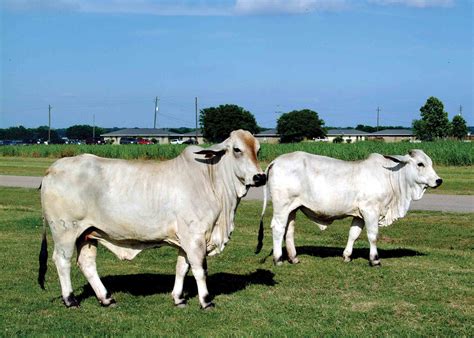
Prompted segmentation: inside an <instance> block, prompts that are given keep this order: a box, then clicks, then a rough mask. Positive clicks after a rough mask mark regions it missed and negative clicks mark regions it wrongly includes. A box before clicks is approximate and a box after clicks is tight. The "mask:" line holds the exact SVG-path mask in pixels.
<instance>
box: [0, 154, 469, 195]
mask: <svg viewBox="0 0 474 338" xmlns="http://www.w3.org/2000/svg"><path fill="white" fill-rule="evenodd" d="M55 160H56V159H53V158H31V157H30V158H28V157H0V175H20V176H43V175H44V172H45V171H46V169H47V168H48V167H49V166H50V165H51V164H52V163H53V162H54V161H55ZM268 163H269V162H262V168H265V167H266V166H267V165H268ZM435 169H436V172H437V173H438V175H439V176H440V177H442V178H443V180H444V183H443V184H442V185H441V187H439V188H438V189H429V190H428V193H433V194H450V195H474V166H463V167H462V166H461V167H454V166H451V167H446V166H436V167H435Z"/></svg>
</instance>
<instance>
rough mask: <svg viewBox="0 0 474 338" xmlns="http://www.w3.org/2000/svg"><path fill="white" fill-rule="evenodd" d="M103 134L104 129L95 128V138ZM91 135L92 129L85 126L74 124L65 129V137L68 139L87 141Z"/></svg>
mask: <svg viewBox="0 0 474 338" xmlns="http://www.w3.org/2000/svg"><path fill="white" fill-rule="evenodd" d="M103 132H104V129H102V128H99V127H96V128H95V136H96V137H97V136H99V135H100V134H102V133H103ZM92 134H93V127H92V126H89V125H86V124H76V125H74V126H71V127H69V128H67V129H66V136H67V137H68V138H69V139H77V140H87V139H88V138H92Z"/></svg>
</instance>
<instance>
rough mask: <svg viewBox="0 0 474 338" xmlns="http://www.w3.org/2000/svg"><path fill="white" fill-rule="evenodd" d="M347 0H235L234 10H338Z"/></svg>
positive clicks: (301, 12)
mask: <svg viewBox="0 0 474 338" xmlns="http://www.w3.org/2000/svg"><path fill="white" fill-rule="evenodd" d="M346 7H348V1H347V0H236V4H235V7H234V9H235V12H236V13H237V14H241V15H254V14H304V13H308V12H314V11H326V10H340V9H344V8H346Z"/></svg>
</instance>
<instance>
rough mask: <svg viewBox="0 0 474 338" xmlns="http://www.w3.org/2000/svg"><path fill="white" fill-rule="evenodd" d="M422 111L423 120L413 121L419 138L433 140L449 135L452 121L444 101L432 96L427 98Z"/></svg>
mask: <svg viewBox="0 0 474 338" xmlns="http://www.w3.org/2000/svg"><path fill="white" fill-rule="evenodd" d="M420 112H421V120H414V121H413V130H414V132H415V135H416V136H417V137H418V138H419V139H421V140H425V141H432V140H435V139H440V138H445V137H446V136H448V135H449V130H450V123H449V119H448V113H447V112H445V111H444V105H443V102H441V101H440V100H439V99H437V98H436V97H433V96H432V97H430V98H429V99H428V100H426V103H425V105H424V106H423V107H421V108H420Z"/></svg>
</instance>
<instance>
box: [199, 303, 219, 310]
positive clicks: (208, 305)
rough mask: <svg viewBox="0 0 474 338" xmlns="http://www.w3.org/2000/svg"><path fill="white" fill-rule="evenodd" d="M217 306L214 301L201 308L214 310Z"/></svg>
mask: <svg viewBox="0 0 474 338" xmlns="http://www.w3.org/2000/svg"><path fill="white" fill-rule="evenodd" d="M215 307H216V305H215V304H214V303H213V302H210V303H207V304H206V305H205V306H201V308H202V309H203V310H205V311H209V310H212V309H214V308H215Z"/></svg>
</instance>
